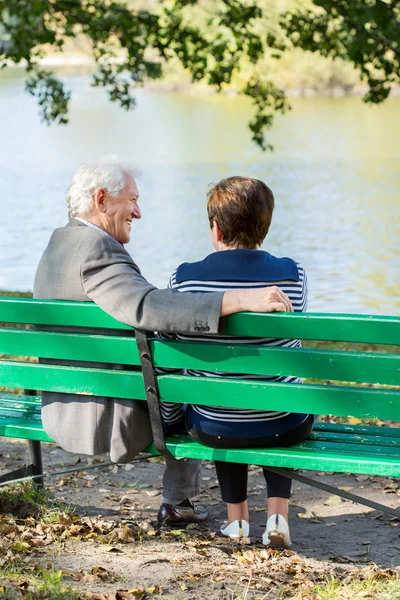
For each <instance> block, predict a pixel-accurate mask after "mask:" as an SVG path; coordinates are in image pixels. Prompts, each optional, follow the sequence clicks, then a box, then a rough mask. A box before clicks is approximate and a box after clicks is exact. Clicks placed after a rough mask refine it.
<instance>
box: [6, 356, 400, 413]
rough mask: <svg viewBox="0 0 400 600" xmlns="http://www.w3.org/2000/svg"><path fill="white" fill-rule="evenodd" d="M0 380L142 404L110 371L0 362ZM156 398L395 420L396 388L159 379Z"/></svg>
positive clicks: (399, 398)
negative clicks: (134, 400)
mask: <svg viewBox="0 0 400 600" xmlns="http://www.w3.org/2000/svg"><path fill="white" fill-rule="evenodd" d="M0 381H1V382H2V385H4V386H6V387H13V388H23V389H33V388H38V389H41V390H49V391H57V392H63V393H81V394H87V395H93V394H94V395H100V396H106V397H115V396H116V394H117V393H118V397H119V398H131V399H135V398H136V399H138V400H144V399H145V392H144V384H143V380H142V376H141V373H139V372H131V371H118V370H112V369H88V368H83V367H79V368H74V367H62V366H55V365H42V364H41V365H35V364H32V363H21V362H14V361H0ZM158 386H159V391H160V398H161V400H163V401H165V402H179V403H189V404H204V405H207V406H232V407H237V408H241V407H243V406H246V407H247V408H252V409H256V410H260V409H263V410H282V406H285V410H287V411H291V412H298V410H299V407H301V410H302V411H304V412H310V413H315V414H320V413H323V414H332V415H338V416H341V415H347V414H348V412H349V410H350V409H349V407H351V412H352V414H353V416H356V417H361V418H376V417H379V418H380V419H389V420H399V419H400V393H399V392H398V391H397V390H386V389H369V388H358V387H351V386H327V385H309V384H299V385H297V384H291V383H275V382H265V381H254V380H250V381H245V380H238V379H231V380H228V381H227V380H225V381H221V379H218V378H215V377H190V376H185V375H162V376H160V377H159V378H158Z"/></svg>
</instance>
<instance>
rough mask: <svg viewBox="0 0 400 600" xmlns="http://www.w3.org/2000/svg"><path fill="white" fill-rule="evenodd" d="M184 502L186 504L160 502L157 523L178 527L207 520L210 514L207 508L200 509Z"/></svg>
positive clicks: (199, 523)
mask: <svg viewBox="0 0 400 600" xmlns="http://www.w3.org/2000/svg"><path fill="white" fill-rule="evenodd" d="M182 504H183V503H182ZM186 504H187V506H182V505H179V504H176V505H173V504H161V506H160V510H159V511H158V514H157V521H158V524H159V525H160V526H161V525H169V526H170V527H179V526H182V525H183V526H185V525H190V524H191V523H196V524H198V525H201V524H203V523H205V522H206V521H207V519H208V517H209V516H210V513H209V510H208V509H207V508H205V509H200V508H198V507H197V506H194V505H193V504H192V503H191V502H189V501H187V502H186Z"/></svg>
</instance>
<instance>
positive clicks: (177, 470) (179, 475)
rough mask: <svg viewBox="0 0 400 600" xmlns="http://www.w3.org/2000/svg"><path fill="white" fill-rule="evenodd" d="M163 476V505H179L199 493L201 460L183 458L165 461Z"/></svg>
mask: <svg viewBox="0 0 400 600" xmlns="http://www.w3.org/2000/svg"><path fill="white" fill-rule="evenodd" d="M165 462H166V467H165V471H164V476H163V498H162V501H163V503H165V504H180V503H181V502H183V501H184V500H187V499H188V498H193V497H194V496H197V495H198V494H199V492H200V467H201V460H196V459H194V458H185V459H182V460H166V461H165Z"/></svg>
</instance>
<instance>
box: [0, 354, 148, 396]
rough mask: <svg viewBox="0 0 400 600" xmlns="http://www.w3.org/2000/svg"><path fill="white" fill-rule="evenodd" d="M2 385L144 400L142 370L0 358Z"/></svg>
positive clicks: (0, 382)
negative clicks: (75, 366) (45, 363)
mask: <svg viewBox="0 0 400 600" xmlns="http://www.w3.org/2000/svg"><path fill="white" fill-rule="evenodd" d="M0 385H1V386H4V387H8V388H16V389H19V388H23V389H37V390H46V391H53V392H62V393H70V394H78V393H79V394H83V395H88V396H93V395H98V396H106V397H111V398H113V397H116V396H118V398H136V399H138V400H144V399H145V392H144V386H143V379H142V375H141V373H139V372H132V371H118V370H112V369H88V368H83V367H82V368H74V367H64V366H58V365H57V366H55V365H43V364H33V363H22V362H14V361H0Z"/></svg>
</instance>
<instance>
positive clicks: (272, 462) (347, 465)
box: [146, 437, 400, 477]
mask: <svg viewBox="0 0 400 600" xmlns="http://www.w3.org/2000/svg"><path fill="white" fill-rule="evenodd" d="M167 447H168V450H169V451H170V452H171V453H172V454H173V455H174V456H176V457H178V458H179V457H188V458H199V459H203V460H223V461H227V462H239V463H246V464H253V465H260V466H262V465H264V466H271V467H284V468H294V469H306V470H308V469H309V470H313V471H335V472H338V473H357V474H365V475H381V476H387V477H399V476H400V461H399V457H398V456H397V457H393V458H392V457H386V456H376V455H375V454H372V453H371V454H368V453H365V454H356V455H354V454H353V453H350V452H349V453H348V454H345V452H343V453H341V452H338V451H332V452H329V451H328V450H326V449H324V450H321V449H315V448H312V449H310V450H304V451H302V450H300V449H299V448H298V446H291V447H289V448H268V449H265V448H262V449H259V448H255V449H244V450H239V449H234V450H221V449H216V448H209V447H208V446H202V445H200V444H198V443H197V442H194V441H192V440H190V439H189V438H187V437H178V438H168V439H167ZM146 452H151V453H156V449H155V447H154V445H153V444H151V445H150V446H148V447H147V448H146Z"/></svg>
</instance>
